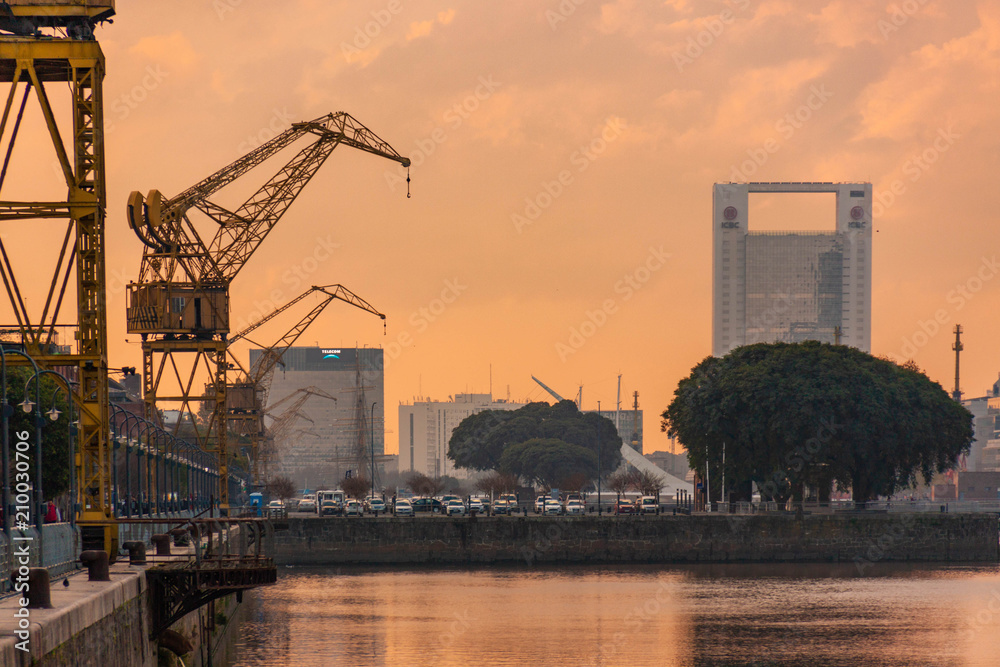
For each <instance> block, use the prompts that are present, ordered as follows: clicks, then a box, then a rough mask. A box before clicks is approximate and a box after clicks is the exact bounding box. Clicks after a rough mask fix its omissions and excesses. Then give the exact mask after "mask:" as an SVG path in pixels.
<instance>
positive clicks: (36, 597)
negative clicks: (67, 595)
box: [28, 567, 52, 609]
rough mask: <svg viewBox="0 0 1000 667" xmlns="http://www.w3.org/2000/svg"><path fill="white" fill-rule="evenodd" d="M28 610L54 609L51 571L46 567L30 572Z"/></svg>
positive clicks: (32, 569) (36, 568)
mask: <svg viewBox="0 0 1000 667" xmlns="http://www.w3.org/2000/svg"><path fill="white" fill-rule="evenodd" d="M28 609H52V594H51V591H50V590H49V571H48V570H46V569H45V568H44V567H33V568H31V569H30V570H28Z"/></svg>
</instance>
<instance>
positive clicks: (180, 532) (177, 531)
mask: <svg viewBox="0 0 1000 667" xmlns="http://www.w3.org/2000/svg"><path fill="white" fill-rule="evenodd" d="M170 534H171V535H172V536H173V538H174V546H175V547H186V546H187V545H188V544H190V542H189V540H188V529H187V528H174V529H173V530H171V531H170Z"/></svg>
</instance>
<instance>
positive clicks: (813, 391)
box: [662, 342, 972, 502]
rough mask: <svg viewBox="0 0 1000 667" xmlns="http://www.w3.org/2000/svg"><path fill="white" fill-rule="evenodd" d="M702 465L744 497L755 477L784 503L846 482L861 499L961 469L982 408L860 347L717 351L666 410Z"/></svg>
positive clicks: (696, 464)
mask: <svg viewBox="0 0 1000 667" xmlns="http://www.w3.org/2000/svg"><path fill="white" fill-rule="evenodd" d="M662 417H663V422H662V428H663V430H665V431H668V432H669V433H671V434H673V435H676V436H677V437H678V438H679V440H680V442H681V443H682V444H683V445H684V447H685V448H686V449H687V452H688V461H689V463H690V465H691V467H692V468H693V469H694V470H696V471H698V472H699V473H701V474H702V475H704V471H705V469H706V463H707V465H708V469H709V475H710V479H711V486H712V490H713V499H715V498H718V497H719V496H720V494H721V488H720V487H721V483H720V481H721V478H722V473H723V471H722V468H721V466H722V458H723V448H725V461H726V464H725V477H726V486H727V491H728V492H729V493H730V494H731V497H732V499H734V500H736V499H749V495H750V488H751V487H750V482H751V480H752V481H753V482H756V484H757V486H758V488H759V489H760V491H761V493H762V495H763V496H764V497H766V498H773V499H775V500H778V501H784V500H787V499H788V498H790V497H792V496H796V497H801V494H802V492H803V489H804V488H805V487H807V486H808V487H812V488H815V489H818V490H819V491H820V493H821V494H822V493H824V492H826V491H827V490H829V489H830V488H832V487H833V486H834V485H836V488H838V489H840V490H844V491H846V490H850V491H851V492H852V494H853V498H854V500H855V501H858V502H865V501H867V500H870V499H873V498H875V497H878V496H889V495H891V494H892V493H894V492H895V491H897V490H899V489H901V488H905V487H907V486H910V485H912V484H914V483H915V482H916V481H917V477H918V475H919V476H922V477H923V478H924V480H927V481H929V480H930V478H931V476H932V475H933V474H934V473H936V472H943V471H945V470H947V469H949V468H950V467H952V466H953V465H954V464H955V462H956V460H957V458H958V457H959V456H960V455H961V454H962V453H963V452H967V451H968V448H969V446H970V444H971V442H972V415H971V414H970V413H969V411H968V410H966V409H965V408H964V407H962V406H961V405H960V404H958V403H956V402H955V401H954V400H952V399H951V398H950V397H949V395H948V394H947V392H945V391H944V389H942V388H941V386H940V385H939V384H937V383H936V382H933V381H931V380H930V379H929V378H928V377H927V376H926V375H924V374H923V373H922V372H921V371H920V369H919V368H917V367H916V366H915V365H914V364H912V363H907V364H904V365H898V364H895V363H893V362H892V361H889V360H886V359H880V358H877V357H873V356H872V355H870V354H866V353H864V352H861V351H860V350H857V349H855V348H852V347H847V346H843V345H829V344H825V343H818V342H804V343H796V344H788V343H760V344H755V345H747V346H744V347H740V348H737V349H735V350H733V351H732V352H731V353H729V354H728V355H726V356H725V357H721V358H719V357H708V358H706V359H705V360H703V361H702V362H701V363H699V364H698V365H697V366H695V367H694V369H692V371H691V374H690V375H689V376H688V377H686V378H685V379H683V380H681V382H680V384H679V385H678V387H677V390H676V392H675V394H674V399H673V400H672V401H671V403H670V405H669V406H668V407H667V409H666V410H665V411H664V412H663V415H662Z"/></svg>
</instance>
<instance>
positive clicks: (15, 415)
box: [7, 365, 79, 499]
mask: <svg viewBox="0 0 1000 667" xmlns="http://www.w3.org/2000/svg"><path fill="white" fill-rule="evenodd" d="M33 375H34V371H33V370H31V369H29V368H25V367H18V366H11V365H8V366H7V402H8V405H10V406H11V408H10V409H9V412H10V421H9V429H10V430H9V433H10V436H9V437H10V447H11V451H12V452H13V449H14V446H15V444H16V440H17V437H18V434H22V435H23V434H25V433H27V441H28V442H29V443H30V444H31V450H30V452H29V460H30V462H31V465H30V470H29V473H30V476H31V477H30V479H31V482H32V483H34V480H35V414H34V412H32V413H31V414H25V413H24V412H23V411H22V410H21V408H20V407H19V406H17V405H16V403H17V402H19V401H20V400H23V399H24V393H25V384H27V387H28V396H29V397H30V398H31V400H32V401H34V400H35V382H34V381H33V380H31V377H32V376H33ZM39 378H40V383H39V385H38V390H39V396H40V398H41V408H40V409H41V412H42V413H46V412H48V411H49V410H50V409H51V408H52V407H55V408H56V409H58V410H59V411H60V413H61V415H60V417H59V419H57V420H56V421H54V422H53V421H50V420H49V419H48V418H47V417H46V416H44V414H43V417H42V422H41V423H42V431H41V433H42V491H43V492H44V494H45V498H46V499H52V498H55V497H57V496H59V495H61V494H63V493H65V492H66V491H67V490H69V478H70V464H69V440H68V432H67V431H68V430H69V421H70V420H69V414H68V401H67V397H66V390H65V388H64V387H62V386H61V384H59V383H58V382H57V381H56V380H53V379H52V377H51V376H49V375H41V376H39ZM74 419H79V411H77V413H76V414H74ZM10 460H11V468H12V469H13V468H14V465H13V462H14V454H13V453H12V454H11V456H10ZM13 479H14V478H13V472H12V477H11V481H13Z"/></svg>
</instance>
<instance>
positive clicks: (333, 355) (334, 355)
mask: <svg viewBox="0 0 1000 667" xmlns="http://www.w3.org/2000/svg"><path fill="white" fill-rule="evenodd" d="M320 352H321V353H322V354H323V358H324V359H340V350H320Z"/></svg>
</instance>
